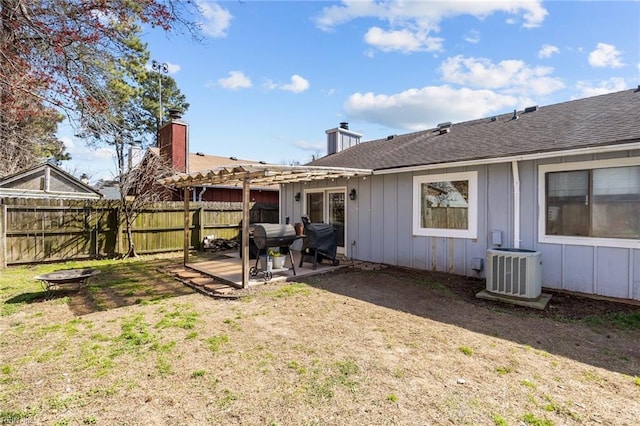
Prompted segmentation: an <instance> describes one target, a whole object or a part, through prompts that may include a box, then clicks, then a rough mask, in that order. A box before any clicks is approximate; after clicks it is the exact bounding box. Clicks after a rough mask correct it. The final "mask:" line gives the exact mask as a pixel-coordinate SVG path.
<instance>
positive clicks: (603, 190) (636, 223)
mask: <svg viewBox="0 0 640 426" xmlns="http://www.w3.org/2000/svg"><path fill="white" fill-rule="evenodd" d="M639 162H640V160H638V159H633V158H625V159H618V160H602V161H593V162H583V163H564V164H555V165H548V166H541V167H540V179H541V188H544V194H541V201H542V202H541V207H542V208H544V210H541V219H542V220H541V222H542V221H544V223H541V229H543V230H544V234H543V235H541V240H542V241H549V242H554V241H558V242H562V241H563V240H564V241H567V240H568V239H571V240H572V241H571V242H574V243H577V244H580V242H578V241H574V240H575V238H574V237H579V238H581V239H583V240H584V241H583V244H592V243H593V244H598V243H602V242H603V241H602V240H601V239H605V240H606V239H617V240H638V239H640V214H639V213H638V212H640V164H638V163H639ZM634 163H635V164H634ZM613 245H614V246H616V245H619V244H616V243H614V244H613ZM623 246H624V244H623Z"/></svg>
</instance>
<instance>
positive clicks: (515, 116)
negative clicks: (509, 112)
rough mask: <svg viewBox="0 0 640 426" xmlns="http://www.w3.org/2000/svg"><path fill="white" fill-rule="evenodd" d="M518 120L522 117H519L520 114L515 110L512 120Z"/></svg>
mask: <svg viewBox="0 0 640 426" xmlns="http://www.w3.org/2000/svg"><path fill="white" fill-rule="evenodd" d="M518 118H520V117H518V113H517V112H516V110H515V109H514V110H513V117H511V119H512V120H517V119H518Z"/></svg>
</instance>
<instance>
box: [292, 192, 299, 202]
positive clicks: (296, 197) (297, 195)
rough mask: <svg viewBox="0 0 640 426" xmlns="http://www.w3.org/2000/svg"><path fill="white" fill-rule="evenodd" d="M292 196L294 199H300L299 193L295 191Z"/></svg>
mask: <svg viewBox="0 0 640 426" xmlns="http://www.w3.org/2000/svg"><path fill="white" fill-rule="evenodd" d="M293 198H295V199H296V201H300V193H299V192H296V195H295V196H294V197H293Z"/></svg>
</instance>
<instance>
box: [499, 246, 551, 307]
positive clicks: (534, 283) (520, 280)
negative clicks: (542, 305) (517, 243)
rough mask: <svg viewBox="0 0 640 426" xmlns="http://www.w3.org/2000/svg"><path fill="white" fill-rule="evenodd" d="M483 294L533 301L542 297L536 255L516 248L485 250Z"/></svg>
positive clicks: (540, 271)
mask: <svg viewBox="0 0 640 426" xmlns="http://www.w3.org/2000/svg"><path fill="white" fill-rule="evenodd" d="M487 291H488V292H491V293H495V294H499V295H505V296H512V297H519V298H523V299H536V298H538V297H540V295H541V294H542V257H541V254H540V252H538V251H534V250H526V249H517V248H495V249H489V250H487Z"/></svg>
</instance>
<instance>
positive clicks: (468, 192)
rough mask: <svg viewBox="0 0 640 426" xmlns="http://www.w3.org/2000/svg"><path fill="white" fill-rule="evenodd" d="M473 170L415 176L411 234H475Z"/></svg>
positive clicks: (474, 183) (462, 235) (475, 208)
mask: <svg viewBox="0 0 640 426" xmlns="http://www.w3.org/2000/svg"><path fill="white" fill-rule="evenodd" d="M477 182H478V174H477V172H464V173H450V174H442V175H427V176H415V177H414V178H413V207H414V208H413V214H414V218H413V234H414V235H425V236H434V237H459V238H476V234H477V231H476V229H477V226H476V224H477Z"/></svg>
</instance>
